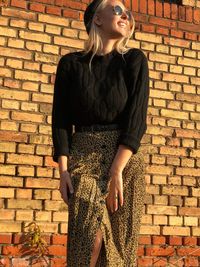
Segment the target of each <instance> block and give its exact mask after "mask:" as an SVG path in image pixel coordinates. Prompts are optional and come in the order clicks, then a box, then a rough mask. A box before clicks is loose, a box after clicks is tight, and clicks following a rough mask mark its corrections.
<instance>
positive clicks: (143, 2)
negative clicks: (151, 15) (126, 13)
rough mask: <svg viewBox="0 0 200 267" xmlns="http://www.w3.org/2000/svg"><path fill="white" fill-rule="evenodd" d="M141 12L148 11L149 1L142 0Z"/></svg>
mask: <svg viewBox="0 0 200 267" xmlns="http://www.w3.org/2000/svg"><path fill="white" fill-rule="evenodd" d="M139 5H140V12H141V13H144V14H146V13H147V1H140V2H139Z"/></svg>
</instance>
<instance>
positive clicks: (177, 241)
mask: <svg viewBox="0 0 200 267" xmlns="http://www.w3.org/2000/svg"><path fill="white" fill-rule="evenodd" d="M167 244H169V245H172V246H179V245H182V237H179V236H169V238H168V242H167Z"/></svg>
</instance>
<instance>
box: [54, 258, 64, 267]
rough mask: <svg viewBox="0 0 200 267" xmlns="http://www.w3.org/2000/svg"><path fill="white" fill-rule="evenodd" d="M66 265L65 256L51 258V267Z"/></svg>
mask: <svg viewBox="0 0 200 267" xmlns="http://www.w3.org/2000/svg"><path fill="white" fill-rule="evenodd" d="M62 266H63V267H64V266H66V259H65V258H64V259H63V258H54V259H51V267H62Z"/></svg>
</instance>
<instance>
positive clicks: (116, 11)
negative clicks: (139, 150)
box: [112, 5, 132, 21]
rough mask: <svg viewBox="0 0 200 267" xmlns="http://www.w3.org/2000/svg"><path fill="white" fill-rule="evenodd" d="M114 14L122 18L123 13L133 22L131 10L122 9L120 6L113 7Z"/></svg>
mask: <svg viewBox="0 0 200 267" xmlns="http://www.w3.org/2000/svg"><path fill="white" fill-rule="evenodd" d="M112 8H113V13H114V14H115V15H117V16H121V15H122V13H123V12H125V13H126V15H127V17H128V20H129V21H131V20H132V13H131V11H130V10H123V9H122V8H121V6H119V5H116V6H113V7H112Z"/></svg>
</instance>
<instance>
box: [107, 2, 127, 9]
mask: <svg viewBox="0 0 200 267" xmlns="http://www.w3.org/2000/svg"><path fill="white" fill-rule="evenodd" d="M107 4H108V5H112V6H113V5H119V6H121V7H122V8H123V9H126V7H125V5H124V4H123V3H122V1H119V0H108V1H107Z"/></svg>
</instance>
